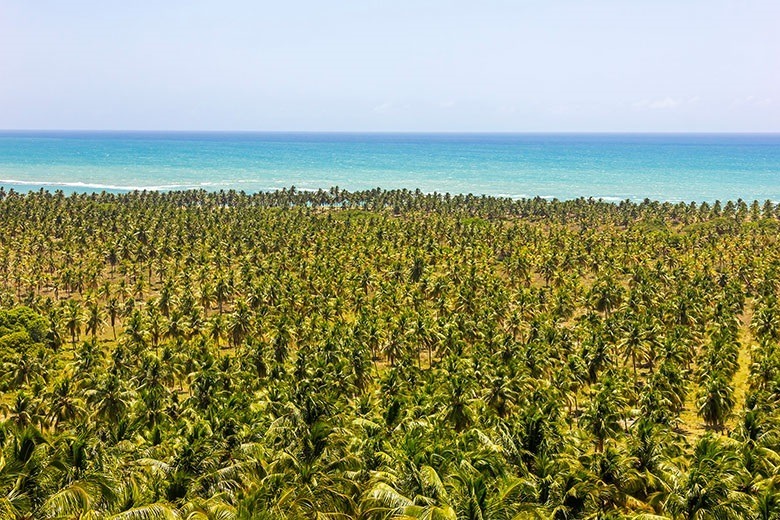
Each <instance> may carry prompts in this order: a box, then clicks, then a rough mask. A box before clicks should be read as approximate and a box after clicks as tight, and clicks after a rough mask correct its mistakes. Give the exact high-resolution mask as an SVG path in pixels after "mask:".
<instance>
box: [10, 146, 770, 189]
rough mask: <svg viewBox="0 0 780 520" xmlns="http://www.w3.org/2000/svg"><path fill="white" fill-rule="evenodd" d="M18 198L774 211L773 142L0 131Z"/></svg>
mask: <svg viewBox="0 0 780 520" xmlns="http://www.w3.org/2000/svg"><path fill="white" fill-rule="evenodd" d="M0 186H2V187H4V189H5V190H6V191H8V190H9V189H13V190H16V191H18V192H27V191H31V190H39V189H41V188H44V189H48V190H51V191H54V190H62V191H63V192H65V193H72V192H94V191H98V192H99V191H109V192H125V191H132V190H185V189H205V190H209V191H218V190H229V189H235V190H243V191H245V192H255V191H266V190H275V189H281V188H283V187H290V186H295V187H296V188H297V189H300V190H316V189H319V188H323V189H327V188H330V187H332V186H339V187H340V188H343V189H347V190H362V189H371V188H376V187H380V188H385V189H394V188H407V189H412V190H414V189H420V190H422V191H424V192H439V193H445V192H449V193H452V194H456V193H473V194H487V195H496V196H504V197H513V198H527V197H536V196H540V197H546V198H558V199H571V198H577V197H594V198H602V199H604V200H610V201H618V200H624V199H631V200H643V199H645V198H649V199H653V200H662V201H675V202H676V201H715V200H722V201H725V200H729V199H730V200H736V199H738V198H742V199H743V200H746V201H752V200H754V199H755V200H759V201H764V200H767V199H769V200H772V201H774V202H780V134H733V135H727V134H357V133H354V134H353V133H184V132H173V133H161V132H160V133H158V132H8V131H5V132H0Z"/></svg>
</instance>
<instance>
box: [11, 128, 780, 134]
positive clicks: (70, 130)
mask: <svg viewBox="0 0 780 520" xmlns="http://www.w3.org/2000/svg"><path fill="white" fill-rule="evenodd" d="M46 132H58V133H139V134H140V133H146V134H152V133H157V134H331V135H332V134H344V135H349V134H369V135H371V134H373V135H780V130H772V131H762V130H759V131H745V130H725V131H721V130H715V131H709V130H707V131H689V130H683V131H666V130H662V131H641V130H603V131H597V130H583V131H579V130H541V131H534V130H518V131H515V130H225V129H216V130H205V129H195V130H183V129H165V130H160V129H156V130H155V129H121V128H0V133H46Z"/></svg>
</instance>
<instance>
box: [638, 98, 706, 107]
mask: <svg viewBox="0 0 780 520" xmlns="http://www.w3.org/2000/svg"><path fill="white" fill-rule="evenodd" d="M699 101H701V98H700V97H699V96H691V97H688V98H683V97H672V96H666V97H663V98H657V99H643V100H641V101H637V102H636V103H633V104H632V105H631V106H632V107H633V108H634V109H635V110H673V109H675V108H679V107H681V106H683V105H694V104H696V103H698V102H699Z"/></svg>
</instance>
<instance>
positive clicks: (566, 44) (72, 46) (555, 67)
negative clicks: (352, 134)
mask: <svg viewBox="0 0 780 520" xmlns="http://www.w3.org/2000/svg"><path fill="white" fill-rule="evenodd" d="M779 27H780V1H778V0H739V1H738V0H483V1H473V0H469V1H461V0H427V1H426V0H415V1H410V0H388V1H384V2H379V1H375V0H331V1H325V0H319V1H304V0H278V1H266V2H257V1H248V0H247V1H243V0H240V1H239V0H221V1H210V2H205V1H197V0H186V1H185V0H164V1H163V0H157V1H154V2H153V1H148V0H133V1H120V0H101V1H97V0H95V1H87V0H60V1H52V0H0V128H5V129H151V130H167V129H180V130H301V131H309V130H337V131H349V130H355V131H743V132H744V131H759V132H761V131H763V132H766V131H775V132H776V131H780V29H779Z"/></svg>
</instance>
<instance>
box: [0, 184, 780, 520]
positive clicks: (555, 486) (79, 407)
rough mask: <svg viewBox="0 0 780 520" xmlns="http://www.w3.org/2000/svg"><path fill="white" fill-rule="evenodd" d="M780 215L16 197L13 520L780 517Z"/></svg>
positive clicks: (217, 196)
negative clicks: (779, 234)
mask: <svg viewBox="0 0 780 520" xmlns="http://www.w3.org/2000/svg"><path fill="white" fill-rule="evenodd" d="M779 216H780V211H778V208H777V207H775V206H774V205H773V204H771V203H769V202H767V203H764V204H759V203H753V204H751V205H748V204H745V203H743V202H742V201H737V202H735V203H731V202H729V203H726V204H720V203H715V204H701V205H697V204H683V203H681V204H671V203H666V204H661V203H656V202H650V201H645V202H644V203H641V204H635V203H630V202H624V203H620V204H609V203H603V202H600V201H593V200H585V199H580V200H574V201H567V202H559V201H546V200H543V199H533V200H519V201H513V200H509V199H496V198H489V197H473V196H457V197H451V196H449V195H437V194H432V195H425V194H421V193H419V192H416V193H414V192H407V191H395V192H385V191H380V190H373V191H369V192H360V193H347V192H343V191H340V190H338V189H332V190H330V191H327V192H324V191H320V192H299V191H296V190H294V189H292V190H284V191H281V192H276V193H260V194H255V195H245V194H243V193H236V192H225V193H222V192H221V193H206V192H179V193H132V194H126V195H111V194H91V195H86V194H81V195H73V196H67V197H66V196H64V195H63V194H61V193H56V194H49V193H44V192H40V193H30V194H27V195H19V194H16V193H13V192H10V193H9V192H3V191H2V190H0V224H1V225H2V232H0V309H2V310H1V311H0V357H1V359H0V363H2V367H3V369H2V372H0V395H2V402H3V412H2V413H0V418H1V421H2V422H0V518H4V519H5V518H8V519H104V518H116V519H157V518H182V519H192V520H196V519H206V520H208V519H213V520H217V519H219V520H228V519H271V518H273V519H276V518H340V519H342V518H343V519H347V518H357V519H367V520H368V519H387V518H427V519H455V518H458V519H482V520H489V519H496V520H497V519H514V518H552V519H560V520H563V519H578V518H621V517H634V516H637V515H639V516H640V517H643V518H653V517H666V518H681V519H682V518H685V519H694V518H695V519H706V518H718V519H724V518H756V519H759V518H760V519H769V518H778V517H780V490H779V488H778V474H779V473H778V472H779V471H780V466H779V465H780V428H778V412H777V406H776V405H777V401H778V398H779V397H780V352H779V349H778V340H779V339H780V308H779V307H778V302H777V294H778V282H779V281H780V278H779V276H780V245H778V240H777V239H778V229H779V227H780V226H779V222H778V217H779Z"/></svg>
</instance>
